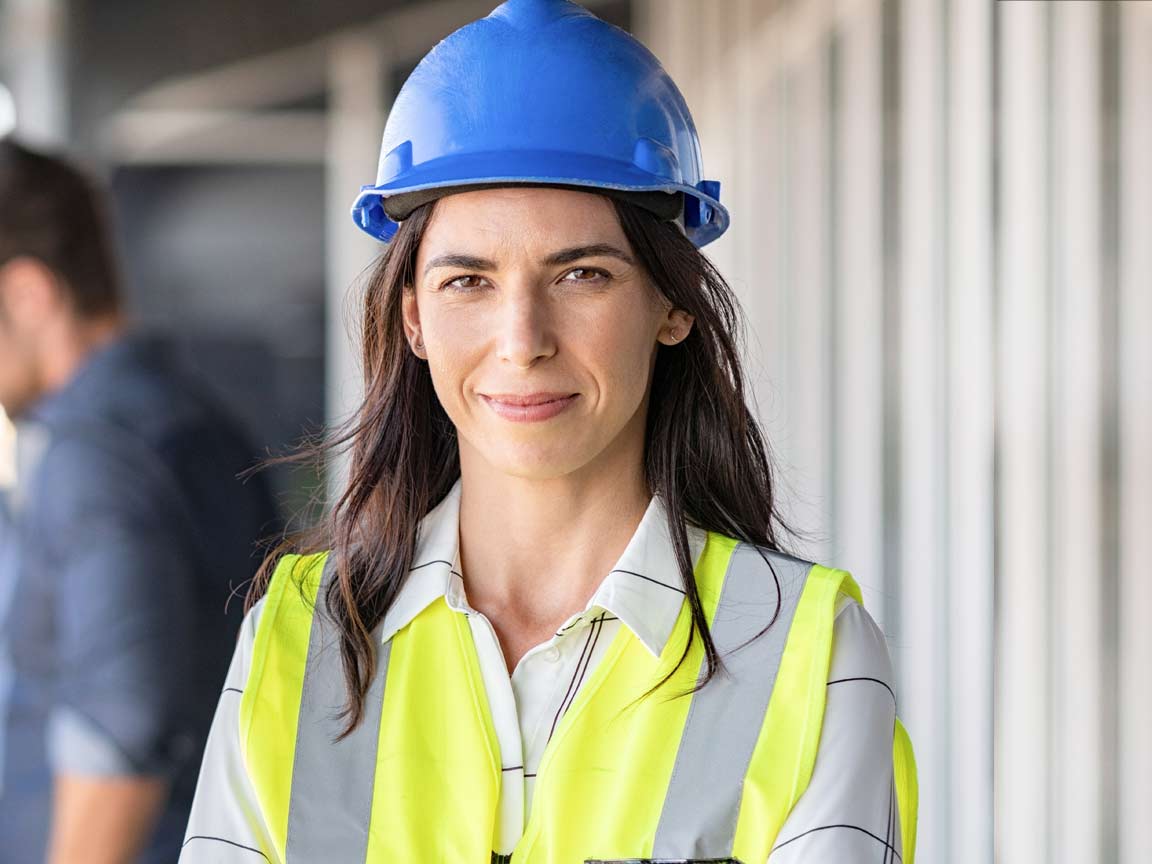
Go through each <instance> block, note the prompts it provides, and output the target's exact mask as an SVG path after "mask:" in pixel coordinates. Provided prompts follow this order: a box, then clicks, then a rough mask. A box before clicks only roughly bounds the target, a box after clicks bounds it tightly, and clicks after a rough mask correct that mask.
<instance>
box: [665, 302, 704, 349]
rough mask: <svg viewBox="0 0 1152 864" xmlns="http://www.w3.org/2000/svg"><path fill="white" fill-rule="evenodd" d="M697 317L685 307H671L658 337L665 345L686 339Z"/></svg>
mask: <svg viewBox="0 0 1152 864" xmlns="http://www.w3.org/2000/svg"><path fill="white" fill-rule="evenodd" d="M695 320H696V318H695V317H694V316H693V315H691V314H689V313H688V312H686V311H685V310H683V309H670V310H668V313H667V315H666V316H665V319H664V322H663V324H661V326H660V334H659V335H658V336H657V337H656V338H657V339H658V340H659V341H660V342H661V343H663V344H664V345H676V344H679V343H680V342H683V341H684V338H685V337H686V336H687V335H688V331H689V330H691V329H692V323H693V322H694V321H695Z"/></svg>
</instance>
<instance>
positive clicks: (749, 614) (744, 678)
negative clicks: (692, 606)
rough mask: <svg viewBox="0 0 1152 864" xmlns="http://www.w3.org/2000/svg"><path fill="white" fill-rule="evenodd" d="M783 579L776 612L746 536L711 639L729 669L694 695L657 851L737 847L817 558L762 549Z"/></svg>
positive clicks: (769, 583) (677, 854)
mask: <svg viewBox="0 0 1152 864" xmlns="http://www.w3.org/2000/svg"><path fill="white" fill-rule="evenodd" d="M763 552H764V556H765V557H767V559H768V560H769V561H770V562H771V563H772V567H773V569H775V571H776V577H777V578H778V579H779V581H780V600H781V606H780V615H779V617H778V618H777V619H776V623H774V624H773V625H772V626H771V628H769V630H768V632H767V633H765V634H764V635H763V636H761V637H759V638H758V639H755V640H754V641H752V642H750V643H748V644H747V645H744V647H742V648H740V649H739V650H738V651H736V652H735V653H734V654H733V653H729V652H731V651H732V650H733V649H734V648H737V647H738V646H740V645H743V644H744V643H745V642H747V640H749V639H751V638H752V637H753V636H755V635H756V634H757V633H759V632H760V631H761V630H763V629H764V627H765V626H766V625H767V624H768V622H769V621H770V620H771V619H772V615H773V613H774V612H775V611H776V590H775V586H774V584H773V580H772V570H770V569H769V567H768V564H766V563H765V561H764V558H762V557H761V555H760V552H758V551H757V549H756V547H754V546H751V545H749V544H747V543H741V544H740V545H739V546H737V547H736V548H735V549H734V550H733V552H732V558H731V559H730V560H729V562H728V573H727V575H726V576H725V577H724V587H723V589H722V590H721V594H720V602H719V605H718V606H717V608H716V617H715V618H714V619H713V622H712V628H711V630H712V639H713V641H714V642H715V643H716V650H717V652H719V654H720V656H721V658H722V659H723V661H724V665H725V666H726V667H727V670H728V672H729V675H727V676H725V675H717V676H716V677H714V678H713V679H712V680H711V681H710V682H709V683H708V685H707V686H705V687H704V689H702V690H699V691H697V692H696V693H695V694H694V695H693V697H692V704H691V705H690V706H689V709H688V719H687V721H686V723H685V726H684V733H683V736H682V737H681V739H680V749H679V750H678V751H677V753H676V764H675V767H674V768H673V771H672V780H671V782H670V783H669V786H668V792H667V795H666V796H665V799H664V810H663V812H661V814H660V823H659V825H658V826H657V828H656V838H655V842H654V844H653V847H652V857H654V858H724V857H727V856H729V855H731V854H732V846H733V843H734V842H735V839H736V819H737V817H738V816H739V813H740V798H741V794H742V790H743V784H744V776H745V774H747V773H748V766H749V764H750V763H751V761H752V751H753V749H755V747H756V739H757V738H758V737H759V735H760V729H761V728H762V727H763V725H764V715H765V714H766V713H767V711H768V700H769V699H770V698H771V696H772V686H773V684H775V682H776V672H777V670H778V669H779V667H780V658H781V656H782V655H783V653H784V643H785V641H786V640H787V638H788V630H789V628H790V626H791V624H792V615H793V613H794V612H795V611H796V606H797V604H798V602H799V600H800V593H801V592H802V591H803V589H804V581H805V579H806V577H807V576H808V571H809V570H811V569H812V562H810V561H801V560H799V559H797V558H792V557H791V556H788V555H782V554H781V553H779V552H772V551H769V550H763Z"/></svg>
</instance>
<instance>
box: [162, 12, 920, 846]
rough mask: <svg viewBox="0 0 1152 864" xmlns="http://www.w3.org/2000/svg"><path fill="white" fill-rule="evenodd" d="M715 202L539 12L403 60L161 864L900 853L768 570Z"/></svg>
mask: <svg viewBox="0 0 1152 864" xmlns="http://www.w3.org/2000/svg"><path fill="white" fill-rule="evenodd" d="M718 196H719V185H718V184H716V183H713V182H710V181H706V180H702V179H701V178H700V157H699V145H698V142H697V140H696V133H695V129H694V127H693V125H692V120H691V117H690V116H689V114H688V110H687V107H686V106H685V105H684V102H683V99H682V97H681V96H680V93H679V91H678V90H677V89H676V86H675V84H674V83H673V82H672V81H671V80H670V79H669V78H668V76H667V75H666V74H665V73H664V71H663V70H662V69H661V68H660V66H659V63H658V62H657V61H656V60H655V58H653V57H652V55H651V54H650V53H648V52H647V51H646V50H645V49H644V48H643V47H642V46H640V45H639V43H637V42H636V41H635V40H633V39H632V38H631V37H629V36H628V35H627V34H625V33H623V32H622V31H620V30H618V29H616V28H612V27H609V26H608V25H606V24H604V23H603V22H601V21H599V20H598V19H596V18H595V17H594V16H592V15H590V14H589V13H587V12H586V11H585V10H583V9H582V8H580V7H579V6H577V5H575V4H572V3H569V2H565V0H510V2H508V3H505V4H504V5H502V6H501V7H499V8H498V9H497V10H495V11H494V12H493V13H492V14H491V15H490V16H488V17H487V18H485V19H482V20H481V21H478V22H474V23H473V24H471V25H469V26H468V27H465V28H463V29H462V30H460V31H457V32H456V33H455V34H453V35H452V36H451V37H449V38H448V39H446V40H444V41H443V42H442V43H440V45H438V46H437V47H436V48H435V49H433V51H432V52H431V53H430V54H429V55H428V57H426V58H425V59H424V61H422V63H421V64H420V66H419V67H417V69H416V70H415V72H413V74H412V76H411V78H410V79H409V80H408V82H407V83H406V84H405V86H404V88H403V90H402V91H401V93H400V95H399V97H398V98H397V100H396V103H395V105H394V107H393V110H392V113H391V115H390V117H389V121H388V128H387V129H386V131H385V135H384V143H383V149H382V154H381V162H380V176H379V177H378V181H377V183H376V184H375V185H374V186H371V187H365V189H364V190H363V194H362V195H361V196H360V198H359V199H358V201H357V203H356V206H355V208H354V216H355V218H356V221H357V224H358V225H359V226H360V227H361V228H363V229H364V230H366V231H368V232H369V233H371V234H373V236H376V237H378V238H379V239H381V240H384V241H385V242H387V244H388V245H387V248H386V249H385V251H384V253H383V255H382V256H381V258H380V260H379V263H378V265H377V266H376V268H375V270H374V272H373V274H372V277H371V279H370V280H369V284H368V289H367V292H366V296H365V303H364V371H365V377H366V382H367V388H366V391H367V392H366V396H365V400H364V403H363V406H362V408H361V410H360V412H359V414H358V416H357V417H356V418H355V419H354V421H353V423H352V425H351V427H350V428H348V429H346V430H345V431H344V432H343V434H342V435H340V436H339V437H337V438H336V440H335V441H334V443H333V446H336V447H340V446H346V447H348V448H349V449H350V453H351V473H350V479H349V482H348V485H347V488H346V491H345V492H344V494H343V496H342V497H341V498H340V500H339V502H338V503H337V505H336V506H335V508H334V509H333V511H332V514H331V516H330V517H328V518H327V519H326V521H325V522H324V523H323V524H322V525H320V527H319V528H318V529H317V530H316V531H315V532H313V533H312V534H311V535H309V536H306V537H303V538H298V539H296V540H295V541H294V542H293V544H292V545H291V546H290V547H289V548H288V549H285V550H283V551H286V552H288V554H284V555H280V556H273V557H272V558H270V559H269V561H268V562H266V564H265V568H264V571H263V578H262V579H260V580H258V582H257V584H256V586H255V588H254V594H253V596H252V598H250V599H254V598H255V597H256V596H260V595H263V596H262V597H261V599H259V600H258V601H257V602H255V604H254V605H252V607H251V609H250V612H249V614H248V617H247V619H246V621H245V625H244V628H243V632H242V634H241V638H240V642H239V645H238V647H237V650H236V655H235V659H234V661H233V666H232V669H231V671H230V673H229V677H228V681H227V684H226V686H225V689H224V693H223V694H222V696H221V699H220V704H219V708H218V714H217V717H216V721H215V725H214V728H213V731H212V734H211V737H210V739H209V743H208V750H207V753H206V756H205V761H204V766H203V769H202V773H201V778H200V786H199V789H198V792H197V798H196V802H195V806H194V812H193V816H192V819H191V822H190V824H189V828H188V834H187V838H186V843H185V847H184V853H183V857H182V858H181V861H183V862H185V864H190V862H208V861H212V862H229V861H233V860H235V861H237V862H250V861H257V860H260V859H261V858H263V859H264V860H267V861H277V862H279V861H289V862H293V864H295V862H318V861H338V862H352V861H356V862H364V861H368V862H394V861H395V862H399V861H403V862H408V861H420V862H423V861H428V862H457V861H459V862H478V861H489V860H491V861H508V860H511V861H514V862H517V864H520V862H570V861H625V860H627V861H645V860H650V861H656V860H660V861H740V862H744V864H748V862H756V864H761V862H765V861H768V860H771V861H772V862H774V864H779V862H791V861H801V860H803V861H806V862H808V861H836V862H853V861H877V860H885V861H888V860H892V861H897V860H903V861H911V860H912V857H913V856H912V851H913V850H912V846H913V845H914V824H915V776H914V768H913V766H912V764H911V751H910V747H909V746H908V744H907V738H906V736H904V734H903V730H902V728H901V727H900V726H899V723H898V722H897V721H896V719H895V705H894V696H893V693H892V684H891V681H892V673H891V668H890V663H889V660H888V655H887V652H886V649H885V646H884V640H883V636H882V635H881V634H880V632H879V631H878V629H877V628H876V626H875V624H874V623H873V622H872V620H871V619H870V618H869V617H868V615H867V613H866V612H865V611H864V610H863V608H862V606H861V605H860V602H859V599H860V597H859V590H858V589H857V588H856V586H855V584H854V583H853V581H852V579H851V577H850V576H848V574H847V573H845V572H844V571H840V570H832V569H829V568H825V567H821V566H819V565H816V564H813V563H811V562H805V561H801V560H800V559H797V558H794V557H791V556H789V555H787V554H785V553H784V552H783V551H782V546H781V534H782V533H783V532H784V531H785V528H784V526H783V524H782V522H781V520H780V518H779V514H778V513H777V509H776V504H775V501H774V498H773V491H774V487H773V481H772V475H771V470H770V463H769V459H768V455H767V448H766V445H765V442H764V440H763V438H762V435H761V432H760V430H759V428H758V426H757V424H756V422H755V421H754V419H753V418H752V416H751V414H750V413H749V411H748V409H747V408H746V406H745V402H744V393H743V378H742V373H741V370H740V364H739V360H738V353H737V349H736V344H735V334H736V330H737V326H738V323H739V321H738V316H737V312H736V305H735V300H734V298H733V297H732V295H731V292H730V291H729V289H728V286H727V285H726V284H725V283H724V281H723V279H722V278H721V277H720V275H719V274H718V273H717V272H716V271H715V270H714V269H713V268H712V267H711V265H710V264H709V262H708V261H707V259H706V258H705V257H703V255H702V254H701V253H700V252H699V251H698V247H700V246H702V245H704V244H705V243H707V242H709V241H710V240H712V239H714V238H715V237H717V236H719V235H720V233H722V232H723V230H724V228H725V227H726V226H727V223H728V214H727V212H726V211H725V210H724V208H723V207H722V206H721V205H720V203H719V200H718ZM273 570H274V572H272V575H271V577H270V578H268V573H269V572H271V571H273ZM265 592H266V593H265Z"/></svg>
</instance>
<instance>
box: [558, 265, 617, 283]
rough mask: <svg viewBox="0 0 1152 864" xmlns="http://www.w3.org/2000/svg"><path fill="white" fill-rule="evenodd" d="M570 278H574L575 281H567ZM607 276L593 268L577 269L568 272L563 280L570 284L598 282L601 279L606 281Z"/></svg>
mask: <svg viewBox="0 0 1152 864" xmlns="http://www.w3.org/2000/svg"><path fill="white" fill-rule="evenodd" d="M571 276H576V278H575V279H569V277H571ZM607 278H608V274H607V273H606V272H605V271H603V270H599V269H597V268H595V267H577V268H576V269H575V270H569V271H568V273H567V274H566V276H565V279H566V280H568V281H571V282H599V281H600V280H602V279H607Z"/></svg>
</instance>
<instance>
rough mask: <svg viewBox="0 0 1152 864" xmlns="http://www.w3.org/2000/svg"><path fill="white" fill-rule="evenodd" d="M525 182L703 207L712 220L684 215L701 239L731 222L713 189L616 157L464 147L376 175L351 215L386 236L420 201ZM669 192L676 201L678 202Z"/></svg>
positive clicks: (658, 207)
mask: <svg viewBox="0 0 1152 864" xmlns="http://www.w3.org/2000/svg"><path fill="white" fill-rule="evenodd" d="M382 173H383V172H382ZM379 180H383V181H384V182H379ZM520 184H524V185H536V186H560V187H564V188H576V189H587V190H588V191H591V192H601V193H604V194H613V193H624V197H628V198H630V199H632V200H634V203H636V204H638V205H639V206H644V207H645V208H646V209H649V210H652V211H653V212H657V214H658V215H660V216H661V217H662V218H676V216H677V215H679V214H680V213H684V212H685V210H686V208H687V209H691V210H692V211H693V213H694V214H701V213H703V215H706V216H707V218H706V219H703V220H700V219H699V218H697V219H693V218H691V216H690V215H689V216H688V218H686V219H684V222H683V224H684V228H685V233H686V234H688V236H689V238H690V239H691V240H692V241H693V243H695V244H696V245H697V246H703V245H704V243H707V242H709V241H710V240H713V239H715V238H716V237H718V236H720V234H722V233H723V232H724V229H726V228H727V227H728V218H729V217H728V211H727V210H726V209H725V208H724V207H723V206H722V205H721V204H720V202H719V201H718V200H717V199H716V198H715V197H714V196H712V195H709V194H707V193H706V192H704V191H702V190H701V189H699V188H697V187H695V186H691V185H688V184H685V183H675V182H669V181H668V180H667V179H666V178H662V177H659V176H658V175H655V174H651V173H649V172H647V171H644V170H642V169H640V168H638V167H637V166H635V165H629V164H626V163H622V162H618V161H616V160H612V159H605V158H603V157H598V156H592V155H588V154H574V153H558V152H539V151H500V152H492V153H469V154H459V155H454V156H447V157H442V158H439V159H432V160H429V161H428V162H425V163H422V164H420V165H416V166H411V167H406V170H402V171H400V172H398V173H397V174H396V175H395V176H393V177H385V178H378V182H377V184H376V185H374V186H365V187H363V188H362V190H361V192H360V195H359V196H357V198H356V201H355V203H354V204H353V206H352V215H353V218H354V219H355V221H356V224H357V226H358V227H359V228H360V229H361V230H363V231H365V232H366V233H368V234H370V235H372V236H373V237H375V238H377V239H378V240H382V241H384V242H387V241H388V240H390V239H391V237H392V235H393V234H394V233H395V231H396V223H397V222H399V221H401V220H402V219H404V218H407V215H408V214H409V213H411V212H412V210H414V209H415V208H416V207H417V206H419V205H420V204H423V203H426V202H427V201H431V200H434V199H436V198H439V197H443V196H444V195H449V194H453V193H456V192H464V191H467V190H469V189H477V188H491V187H494V186H509V185H520ZM676 193H683V194H680V195H678V194H676ZM633 195H635V196H636V197H635V198H632V196H633ZM653 196H659V197H653ZM665 196H666V197H665ZM669 199H673V200H674V202H675V203H674V205H673V204H672V203H671V202H670V201H669ZM689 204H691V205H692V206H691V207H690V208H689V207H688V205H689ZM673 206H674V207H675V208H676V212H673V213H672V215H671V216H670V217H669V216H666V215H664V214H666V213H668V212H670V211H671V209H672V207H673ZM686 215H687V214H686ZM694 223H698V224H694Z"/></svg>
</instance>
